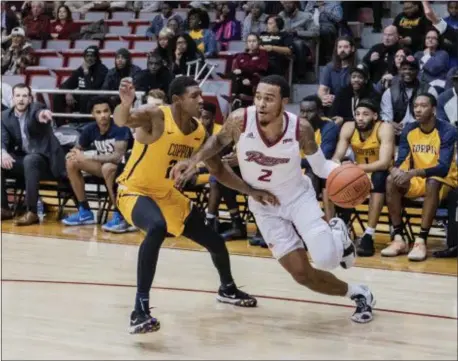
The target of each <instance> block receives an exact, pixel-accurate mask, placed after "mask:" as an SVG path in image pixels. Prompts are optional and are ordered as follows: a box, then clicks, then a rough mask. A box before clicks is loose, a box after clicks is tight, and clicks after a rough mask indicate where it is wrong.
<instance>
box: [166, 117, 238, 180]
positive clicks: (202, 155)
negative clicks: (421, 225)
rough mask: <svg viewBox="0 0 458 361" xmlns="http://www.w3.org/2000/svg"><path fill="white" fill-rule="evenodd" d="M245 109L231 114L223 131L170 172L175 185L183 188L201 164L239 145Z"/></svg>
mask: <svg viewBox="0 0 458 361" xmlns="http://www.w3.org/2000/svg"><path fill="white" fill-rule="evenodd" d="M244 114H245V111H244V109H237V110H236V111H234V112H232V113H231V114H229V117H228V118H227V119H226V121H225V122H224V125H223V127H222V129H221V131H220V132H219V133H218V134H216V135H212V136H211V137H209V138H208V139H206V141H205V142H204V143H203V145H202V147H201V148H200V149H199V150H198V151H197V152H196V153H195V154H194V155H193V156H192V157H191V158H190V159H188V160H185V161H181V162H178V163H177V164H176V165H175V166H174V167H173V168H172V171H171V172H170V176H171V177H172V178H173V179H175V185H176V186H177V187H178V188H182V187H183V186H184V184H185V183H186V182H188V181H189V180H190V179H191V178H192V177H193V176H194V174H195V168H196V166H197V165H198V164H199V163H200V162H205V161H207V160H208V159H210V158H212V157H214V156H217V155H219V153H220V152H221V151H222V150H223V149H224V148H225V147H227V146H228V145H229V144H231V143H237V142H238V140H239V137H240V134H242V131H243V125H244Z"/></svg>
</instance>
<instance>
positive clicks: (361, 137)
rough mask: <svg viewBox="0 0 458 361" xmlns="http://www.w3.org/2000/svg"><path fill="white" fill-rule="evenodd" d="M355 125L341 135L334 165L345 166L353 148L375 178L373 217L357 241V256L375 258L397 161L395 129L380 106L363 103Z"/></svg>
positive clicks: (371, 203)
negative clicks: (383, 117)
mask: <svg viewBox="0 0 458 361" xmlns="http://www.w3.org/2000/svg"><path fill="white" fill-rule="evenodd" d="M355 113H356V114H355V121H354V122H347V123H345V124H344V125H343V127H342V130H341V131H340V136H339V143H338V144H337V150H336V153H335V154H334V156H333V160H334V161H338V162H342V161H343V160H344V158H345V154H346V152H347V149H348V147H349V146H350V147H351V149H352V151H353V153H354V155H355V161H356V164H357V165H358V167H359V168H361V169H362V170H363V171H364V172H365V173H367V175H368V176H369V177H370V178H371V183H372V190H371V195H370V199H369V214H368V222H367V228H366V229H365V231H364V235H363V236H362V237H361V238H360V239H359V240H358V241H357V254H358V256H360V257H371V256H373V255H374V253H375V248H374V240H373V237H374V233H375V229H376V227H377V223H378V220H379V218H380V214H381V212H382V208H383V205H384V203H385V193H386V189H385V183H386V179H387V178H388V174H389V173H388V169H389V168H390V166H391V165H392V163H393V157H394V148H395V147H394V129H393V126H392V125H391V124H389V123H385V122H383V121H381V120H380V119H379V115H378V113H379V106H378V102H376V101H373V100H371V99H362V100H361V101H360V102H359V103H358V105H357V106H356V110H355Z"/></svg>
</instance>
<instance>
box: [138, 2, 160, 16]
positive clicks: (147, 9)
mask: <svg viewBox="0 0 458 361" xmlns="http://www.w3.org/2000/svg"><path fill="white" fill-rule="evenodd" d="M161 5H162V1H155V0H153V1H134V10H135V11H138V12H141V13H156V12H159V11H160V10H161Z"/></svg>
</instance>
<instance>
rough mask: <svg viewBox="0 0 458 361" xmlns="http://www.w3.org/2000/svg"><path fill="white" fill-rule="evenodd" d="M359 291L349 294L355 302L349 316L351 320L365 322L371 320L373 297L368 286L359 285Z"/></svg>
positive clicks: (373, 304)
mask: <svg viewBox="0 0 458 361" xmlns="http://www.w3.org/2000/svg"><path fill="white" fill-rule="evenodd" d="M360 287H361V293H359V294H355V295H353V296H351V299H352V300H353V301H355V303H356V310H355V312H354V313H353V315H352V316H351V319H352V321H354V322H357V323H367V322H370V321H372V318H373V314H372V308H373V307H374V306H375V297H374V295H373V294H372V292H371V291H370V290H369V287H367V286H363V285H361V286H360Z"/></svg>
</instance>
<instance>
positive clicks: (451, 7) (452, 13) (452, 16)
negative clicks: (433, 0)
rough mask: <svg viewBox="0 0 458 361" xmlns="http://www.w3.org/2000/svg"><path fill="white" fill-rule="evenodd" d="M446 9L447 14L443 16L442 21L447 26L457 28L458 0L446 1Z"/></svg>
mask: <svg viewBox="0 0 458 361" xmlns="http://www.w3.org/2000/svg"><path fill="white" fill-rule="evenodd" d="M447 11H448V15H449V16H447V17H446V18H444V21H445V22H446V23H447V25H448V26H450V27H452V28H453V29H455V30H458V1H448V2H447Z"/></svg>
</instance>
